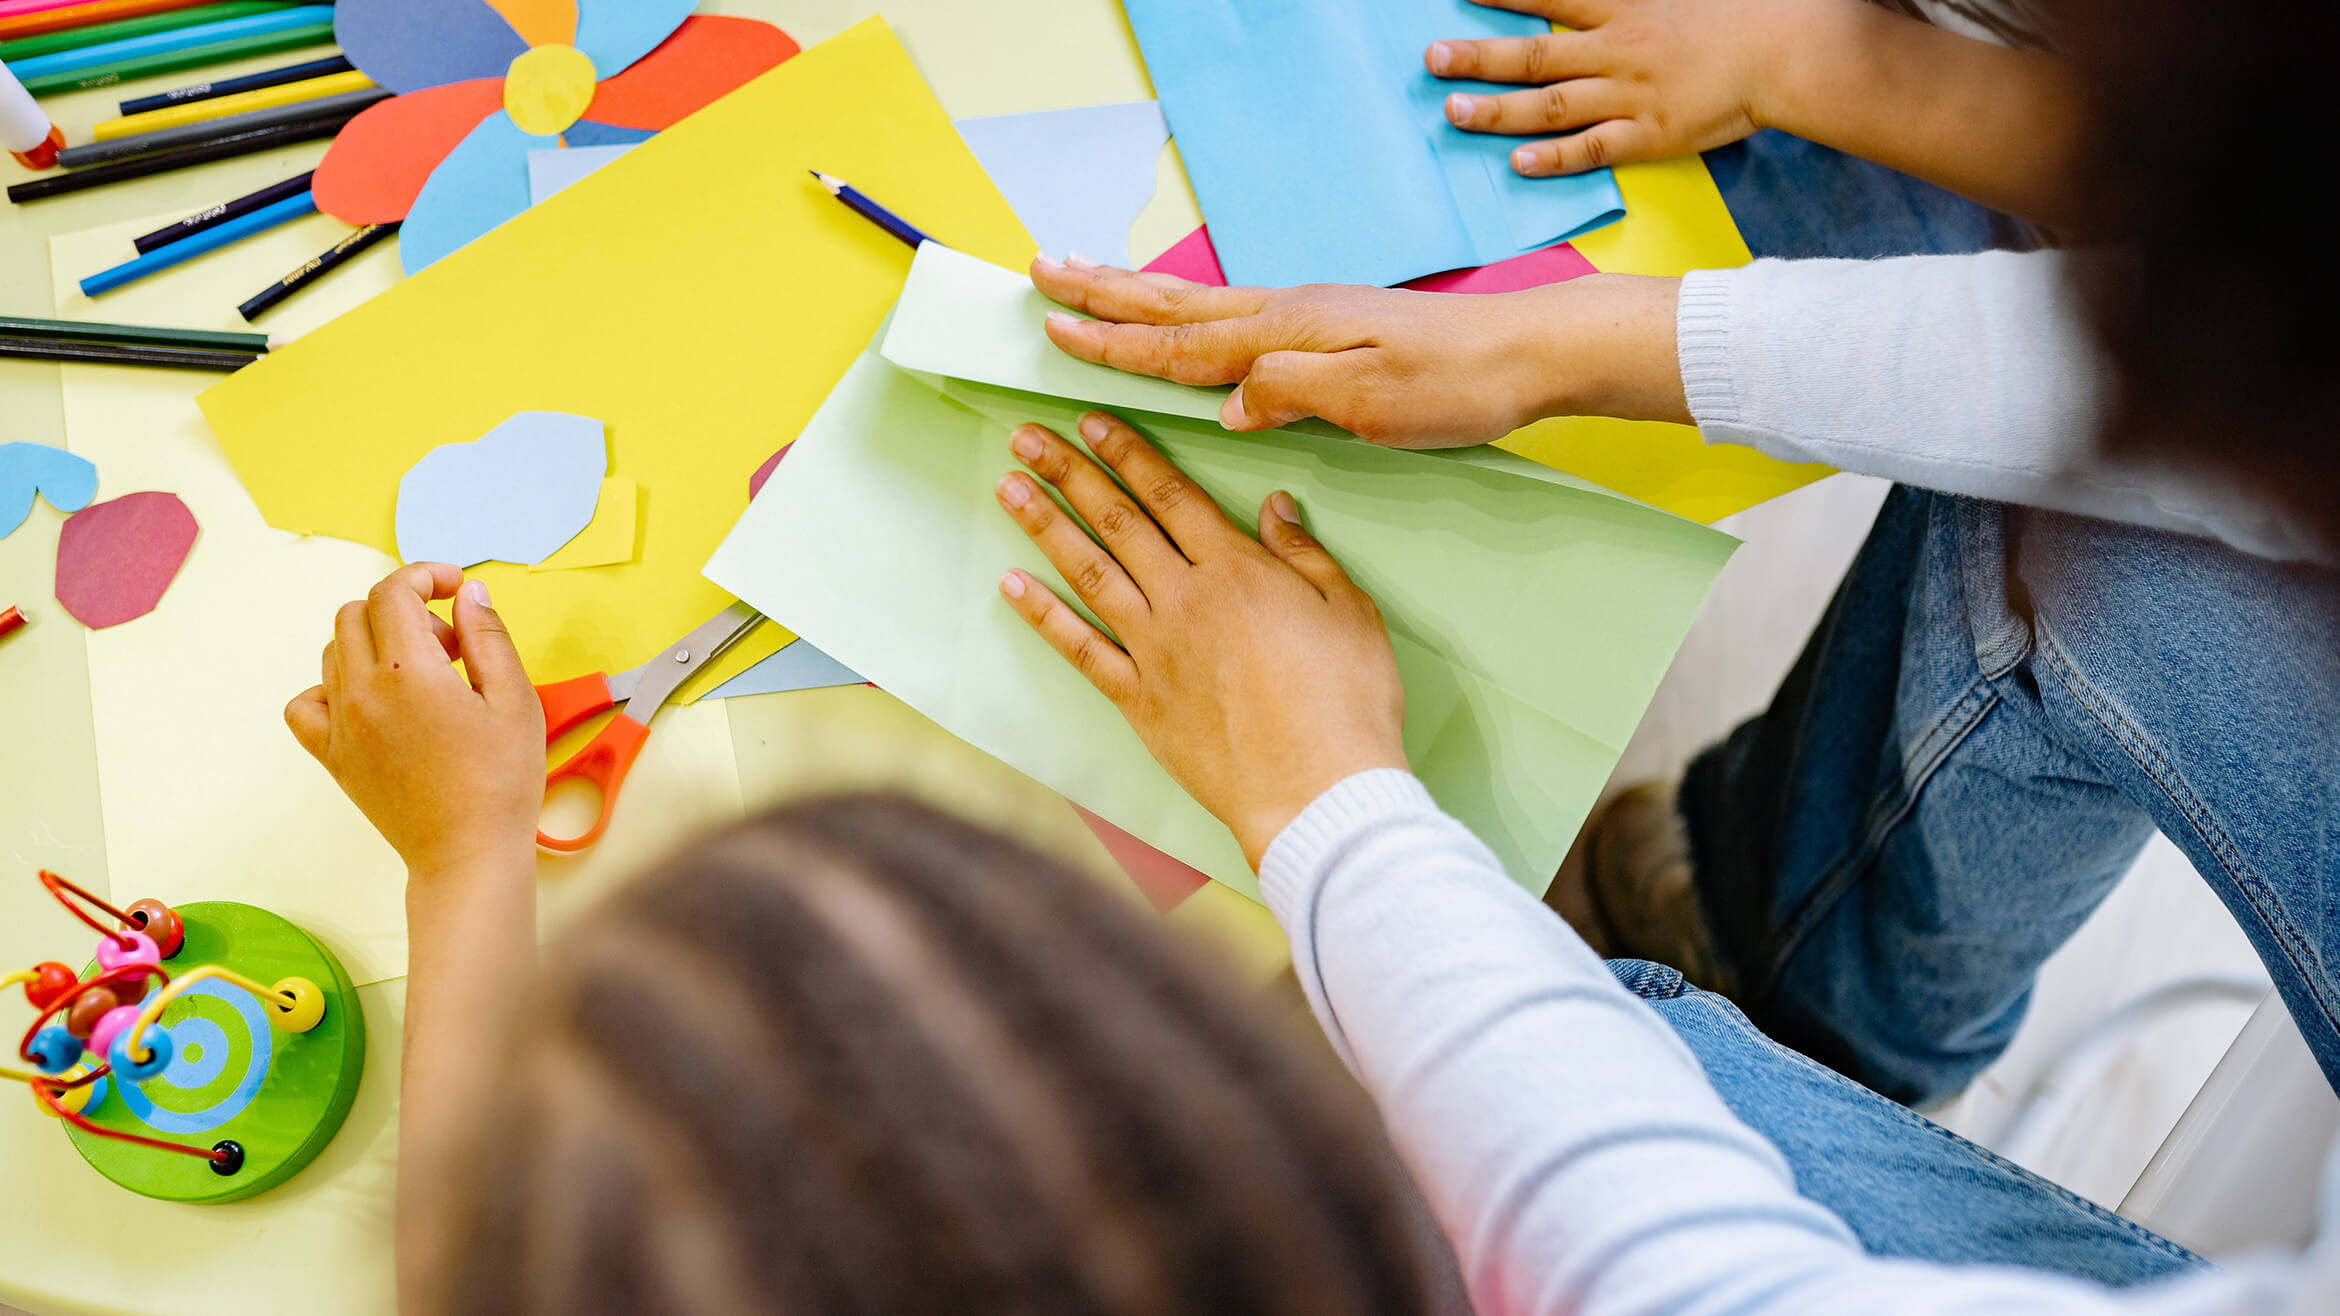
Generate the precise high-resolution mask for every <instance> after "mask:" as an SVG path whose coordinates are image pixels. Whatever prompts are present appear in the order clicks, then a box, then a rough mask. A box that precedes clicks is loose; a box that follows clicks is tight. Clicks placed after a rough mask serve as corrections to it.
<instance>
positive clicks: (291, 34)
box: [24, 23, 333, 96]
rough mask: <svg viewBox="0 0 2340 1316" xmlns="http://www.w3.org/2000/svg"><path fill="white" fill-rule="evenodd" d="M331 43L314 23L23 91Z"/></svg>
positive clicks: (39, 80)
mask: <svg viewBox="0 0 2340 1316" xmlns="http://www.w3.org/2000/svg"><path fill="white" fill-rule="evenodd" d="M332 40H333V25H332V24H331V23H313V24H310V25H308V26H306V27H294V28H286V29H285V30H283V31H281V32H263V33H259V34H257V35H254V36H248V37H242V38H239V39H237V40H234V41H220V42H214V43H213V44H211V45H208V46H196V47H193V48H191V49H188V50H174V51H170V52H168V53H165V54H157V55H146V56H143V57H141V58H137V59H126V60H123V61H121V62H120V63H117V64H105V65H100V66H97V67H94V68H83V69H78V70H75V71H74V72H70V73H51V74H47V75H43V76H35V77H30V78H26V79H24V89H25V90H26V91H29V92H31V93H32V94H33V95H35V96H53V95H55V94H57V93H58V92H61V91H86V90H87V89H89V88H91V87H111V86H113V85H114V84H115V83H117V82H128V81H129V80H131V79H132V78H143V77H147V76H149V75H152V74H156V73H175V72H177V71H178V70H180V69H191V68H198V67H201V66H203V65H206V64H225V63H227V62H228V61H229V60H232V59H242V58H244V57H245V56H247V55H266V54H271V53H273V52H275V51H279V50H290V49H291V48H293V47H294V46H315V45H323V44H325V43H327V42H330V41H332Z"/></svg>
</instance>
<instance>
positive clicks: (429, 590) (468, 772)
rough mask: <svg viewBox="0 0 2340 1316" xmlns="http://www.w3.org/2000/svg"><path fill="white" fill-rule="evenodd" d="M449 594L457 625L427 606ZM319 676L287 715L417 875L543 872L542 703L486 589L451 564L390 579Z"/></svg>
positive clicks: (343, 625) (365, 603) (352, 615)
mask: <svg viewBox="0 0 2340 1316" xmlns="http://www.w3.org/2000/svg"><path fill="white" fill-rule="evenodd" d="M450 596H452V597H453V598H454V599H455V624H454V625H453V626H449V625H448V624H447V623H446V622H443V621H441V620H439V618H438V617H437V616H435V615H433V614H432V612H431V611H430V609H429V608H428V607H427V606H425V605H426V604H428V603H429V602H430V601H431V600H433V599H444V598H448V597H450ZM458 658H460V659H462V660H463V666H464V670H465V671H466V672H467V673H469V676H470V679H469V681H468V683H467V682H466V681H465V679H464V677H463V676H460V675H457V673H456V671H455V668H454V667H453V665H452V664H453V662H454V660H455V659H458ZM322 678H323V679H322V680H321V681H320V682H319V683H318V684H317V685H314V686H311V687H310V688H309V689H307V690H304V691H302V692H301V693H300V694H299V695H297V696H295V697H294V699H293V701H292V702H291V703H290V704H287V705H285V710H284V720H285V722H286V723H287V724H288V725H289V726H291V728H292V733H293V737H294V738H295V739H297V740H299V741H300V742H301V748H303V749H305V750H307V751H309V753H310V754H311V755H312V756H313V757H315V758H316V760H317V761H318V762H319V763H322V764H324V765H325V770H326V771H327V772H330V773H332V774H333V780H334V781H335V782H336V783H338V784H339V785H340V787H341V789H342V790H343V791H344V792H345V793H347V794H348V796H349V798H350V799H351V800H352V801H353V802H355V803H356V805H357V806H358V808H359V810H360V811H362V812H363V813H364V814H365V815H366V818H367V820H368V821H370V822H372V823H373V824H374V827H375V828H376V830H378V831H380V832H381V833H382V835H383V837H384V838H385V839H386V840H388V841H389V842H390V844H391V846H392V847H393V848H394V849H396V850H397V851H398V855H399V857H400V858H402V859H404V860H405V861H406V865H407V869H408V871H409V873H410V874H415V875H421V874H426V873H435V872H444V871H449V870H452V869H456V868H460V867H463V866H465V865H466V864H470V863H476V862H479V861H482V860H490V859H504V858H509V857H511V856H512V855H514V854H520V855H523V856H527V857H529V858H530V860H531V864H533V850H534V846H535V844H536V819H537V814H538V812H539V811H540V810H541V809H542V807H543V804H544V708H543V706H542V705H541V704H540V703H538V702H537V698H536V689H535V687H534V686H532V685H530V684H529V681H528V674H527V672H526V671H524V670H522V668H521V666H520V654H519V651H518V650H517V649H515V648H513V647H512V637H511V636H510V635H508V634H507V633H505V630H504V623H503V619H502V618H500V617H498V616H497V615H496V614H495V611H494V610H493V609H492V608H490V607H489V606H488V597H487V586H486V585H484V584H482V583H480V582H478V581H473V582H472V583H470V584H469V585H465V584H464V583H463V573H462V572H461V571H459V570H457V569H456V568H454V567H451V566H448V565H446V564H445V563H443V562H425V563H416V564H414V565H411V566H404V567H400V568H399V569H398V570H396V571H393V572H391V573H390V574H389V575H388V576H385V577H383V578H382V581H381V583H380V584H378V585H376V586H374V588H373V591H372V592H371V593H370V594H368V595H367V596H366V597H365V599H363V600H362V601H359V602H353V603H349V604H345V605H343V607H342V609H341V612H340V614H339V615H338V616H336V617H335V618H334V624H333V640H332V642H331V643H329V644H327V645H326V646H325V656H324V661H323V672H322Z"/></svg>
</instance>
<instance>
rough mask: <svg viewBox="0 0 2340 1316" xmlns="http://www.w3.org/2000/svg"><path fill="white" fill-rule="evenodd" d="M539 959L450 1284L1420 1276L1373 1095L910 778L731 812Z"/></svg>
mask: <svg viewBox="0 0 2340 1316" xmlns="http://www.w3.org/2000/svg"><path fill="white" fill-rule="evenodd" d="M549 965H550V967H549V969H548V973H547V987H546V990H545V991H544V993H543V995H542V999H541V1000H540V1001H539V1002H538V1004H537V1006H536V1008H535V1010H534V1012H533V1014H532V1016H531V1019H530V1021H529V1023H528V1024H527V1025H526V1026H525V1031H524V1032H523V1034H522V1035H521V1041H520V1042H519V1043H518V1044H517V1045H516V1046H515V1047H514V1048H513V1053H512V1055H511V1059H510V1066H509V1069H510V1075H511V1077H510V1080H509V1084H508V1093H509V1095H508V1097H507V1098H506V1099H504V1100H502V1101H500V1102H499V1104H498V1108H497V1110H496V1111H495V1113H494V1114H493V1116H492V1117H491V1122H490V1125H489V1128H488V1130H487V1133H486V1141H485V1146H487V1147H488V1148H489V1149H490V1150H489V1151H488V1152H487V1153H486V1155H485V1159H484V1163H483V1164H482V1166H481V1168H482V1171H483V1173H482V1176H481V1180H480V1182H481V1184H482V1185H483V1186H482V1189H481V1193H480V1196H479V1198H478V1199H477V1201H476V1206H477V1215H476V1219H475V1221H474V1223H473V1224H472V1227H471V1228H469V1229H468V1230H466V1231H464V1234H463V1238H462V1241H461V1242H460V1243H459V1244H458V1245H457V1254H458V1255H457V1259H456V1261H455V1262H454V1263H453V1265H452V1267H451V1269H452V1272H453V1273H452V1274H451V1275H450V1279H451V1280H452V1281H453V1282H452V1283H450V1284H449V1285H448V1286H447V1292H448V1294H449V1298H450V1301H449V1306H450V1308H451V1309H452V1310H454V1311H457V1312H495V1313H529V1312H560V1313H564V1314H566V1316H574V1314H575V1313H590V1312H602V1311H607V1312H621V1311H622V1312H677V1313H688V1312H718V1311H720V1312H759V1311H773V1312H781V1311H785V1312H930V1311H931V1312H941V1311H949V1312H954V1313H985V1312H1006V1311H1015V1312H1032V1313H1048V1312H1082V1313H1101V1314H1119V1313H1129V1314H1132V1316H1135V1314H1137V1313H1162V1314H1163V1316H1170V1314H1171V1313H1198V1312H1210V1313H1221V1314H1241V1313H1302V1312H1307V1313H1323V1312H1358V1313H1382V1312H1387V1313H1400V1312H1416V1311H1421V1310H1424V1309H1425V1306H1426V1305H1427V1304H1428V1302H1429V1301H1430V1298H1429V1295H1430V1294H1431V1293H1432V1292H1433V1289H1432V1288H1431V1287H1429V1286H1430V1285H1431V1284H1432V1281H1431V1279H1430V1278H1429V1277H1430V1276H1431V1275H1432V1274H1433V1273H1434V1272H1435V1267H1434V1266H1433V1265H1430V1264H1426V1262H1425V1259H1424V1255H1425V1251H1426V1250H1425V1249H1424V1248H1423V1246H1422V1244H1421V1238H1420V1234H1419V1231H1418V1229H1417V1228H1416V1223H1417V1217H1416V1216H1415V1215H1414V1214H1413V1213H1414V1212H1416V1211H1418V1206H1417V1205H1415V1203H1414V1201H1413V1200H1412V1199H1410V1198H1409V1196H1408V1195H1409V1193H1410V1192H1411V1189H1410V1186H1409V1185H1408V1184H1406V1182H1405V1181H1404V1180H1403V1178H1402V1172H1401V1171H1400V1170H1399V1169H1398V1168H1397V1164H1396V1161H1395V1158H1394V1156H1393V1155H1392V1154H1391V1152H1390V1150H1389V1148H1388V1146H1387V1144H1386V1142H1385V1141H1384V1139H1383V1137H1382V1135H1381V1132H1380V1129H1379V1125H1378V1124H1377V1123H1376V1121H1375V1120H1374V1117H1373V1115H1372V1114H1371V1112H1370V1109H1369V1108H1368V1107H1367V1106H1366V1104H1365V1103H1364V1101H1363V1099H1362V1095H1361V1094H1360V1093H1358V1092H1357V1091H1356V1090H1355V1089H1354V1088H1353V1087H1351V1086H1350V1085H1348V1084H1346V1083H1344V1082H1342V1081H1341V1080H1340V1079H1338V1078H1337V1077H1336V1075H1335V1074H1334V1073H1333V1072H1328V1071H1329V1070H1330V1066H1329V1064H1328V1063H1327V1062H1325V1061H1324V1060H1323V1059H1322V1058H1321V1057H1320V1056H1317V1055H1312V1054H1309V1053H1308V1052H1307V1051H1305V1050H1303V1049H1301V1048H1299V1047H1296V1046H1295V1045H1294V1044H1293V1041H1292V1039H1291V1038H1290V1037H1288V1036H1285V1035H1284V1034H1283V1033H1282V1032H1280V1031H1279V1030H1278V1029H1276V1028H1274V1027H1270V1026H1268V1025H1267V1024H1266V1023H1264V1022H1263V1021H1262V1020H1261V1019H1259V1018H1257V1017H1256V1016H1255V1013H1254V1009H1255V1007H1247V1006H1246V1005H1245V1004H1243V1003H1242V1002H1240V1001H1238V1000H1237V999H1236V998H1235V997H1234V996H1233V995H1232V994H1231V993H1230V992H1228V991H1227V990H1225V989H1223V988H1222V987H1221V986H1220V985H1219V984H1218V983H1217V982H1216V981H1215V980H1214V979H1213V978H1212V977H1211V976H1210V975H1209V973H1208V971H1207V970H1206V969H1205V968H1204V967H1203V966H1202V965H1201V964H1199V963H1198V962H1194V961H1191V960H1190V959H1189V958H1188V955H1187V953H1186V948H1184V947H1181V946H1177V945H1174V944H1172V943H1171V942H1170V940H1169V939H1168V938H1167V937H1166V936H1164V935H1163V934H1162V933H1160V932H1159V931H1157V930H1156V928H1154V927H1153V926H1151V925H1150V924H1149V922H1148V921H1147V920H1145V919H1143V918H1141V917H1140V916H1139V915H1138V914H1137V913H1136V911H1134V910H1133V909H1130V908H1129V907H1127V906H1126V905H1125V904H1123V903H1121V902H1118V901H1116V900H1115V899H1114V898H1113V897H1112V895H1111V894H1110V893H1108V892H1106V891H1104V890H1102V889H1100V888H1099V887H1098V886H1097V884H1096V883H1094V882H1093V881H1090V880H1088V879H1085V878H1083V877H1081V876H1079V875H1077V874H1074V873H1072V872H1069V871H1067V870H1066V869H1064V868H1062V867H1060V866H1058V865H1057V864H1055V863H1053V862H1051V861H1050V860H1048V859H1045V858H1043V857H1041V856H1040V855H1038V854H1035V853H1033V852H1032V851H1030V850H1027V849H1025V848H1023V847H1022V846H1020V845H1017V844H1015V843H1013V842H1010V841H1007V840H1004V839H1002V838H1000V837H998V836H995V835H992V834H990V833H988V832H984V831H981V830H979V829H976V828H974V827H971V826H968V825H967V824H965V823H962V822H959V821H957V820H954V819H951V818H949V817H946V816H943V815H941V814H938V813H935V812H933V811H932V810H929V809H926V808H924V807H922V806H918V805H915V804H911V803H908V802H905V801H902V800H897V799H890V798H882V797H850V798H844V799H837V800H829V801H823V802H818V803H813V804H807V805H800V806H797V807H793V808H789V809H786V810H783V811H781V812H778V813H774V814H771V815H769V816H767V817H764V818H762V819H760V820H756V821H752V822H749V823H745V824H742V825H740V826H737V827H733V828H731V829H729V830H727V831H724V832H721V833H718V834H716V835H715V836H713V837H711V838H709V839H707V840H706V841H704V842H702V843H700V844H698V845H696V846H695V847H693V848H691V849H689V850H688V851H686V852H685V853H684V854H682V855H680V856H678V857H677V858H676V859H675V860H674V861H673V862H671V863H669V864H668V865H666V866H665V867H664V868H663V869H661V870H660V871H659V872H657V873H656V874H654V875H652V876H650V877H647V878H645V879H643V880H641V881H638V882H636V883H634V884H633V885H631V886H630V887H628V888H626V889H625V890H623V891H622V892H621V893H620V894H618V895H617V896H615V897H614V898H613V899H612V900H611V901H610V902H609V903H608V904H607V905H606V906H605V907H603V908H601V909H599V910H597V911H595V913H594V914H592V915H591V916H589V917H588V918H587V919H586V920H585V921H584V923H583V924H582V925H581V926H580V927H579V928H578V929H577V931H576V932H575V934H574V935H573V936H571V937H569V938H568V939H567V940H566V941H565V942H564V943H563V944H562V945H561V946H560V947H559V948H558V949H557V951H555V952H553V953H552V954H551V955H550V956H549ZM1451 1264H1452V1263H1451V1259H1448V1260H1447V1261H1446V1265H1447V1266H1449V1267H1451Z"/></svg>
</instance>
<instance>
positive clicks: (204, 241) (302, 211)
mask: <svg viewBox="0 0 2340 1316" xmlns="http://www.w3.org/2000/svg"><path fill="white" fill-rule="evenodd" d="M316 213H317V196H316V194H315V193H314V192H303V193H301V194H300V195H299V196H288V197H286V198H285V199H284V200H282V201H279V202H277V203H276V204H275V205H272V206H262V207H261V208H260V209H258V210H255V211H253V212H252V213H251V214H249V215H241V216H238V217H237V218H235V219H231V220H229V221H228V222H226V223H225V224H215V225H213V226H212V227H210V228H207V229H205V230H203V231H202V232H201V233H197V234H195V235H194V236H192V237H186V238H181V239H179V240H178V241H177V242H174V243H172V244H170V245H169V246H167V247H157V248H155V249H154V250H153V251H150V252H147V253H146V254H145V255H143V256H139V257H136V258H134V259H131V260H126V261H124V262H122V263H121V264H119V265H116V266H115V267H113V268H112V269H110V270H99V271H98V272H97V273H95V274H92V275H90V276H89V277H88V278H86V279H83V280H82V281H81V295H82V296H84V297H96V296H98V295H100V294H101V293H109V292H112V291H113V290H114V289H116V288H119V287H122V286H124V285H125V284H132V283H136V282H138V281H139V280H140V279H143V278H146V277H147V276H148V275H151V274H159V273H161V272H162V271H164V270H167V269H169V268H170V267H172V266H173V265H177V264H180V263H181V262H184V261H190V260H193V259H194V258H196V257H197V256H200V255H202V254H203V253H205V252H207V251H217V250H219V249H220V248H221V247H224V246H227V245H228V244H230V243H233V242H241V241H243V240H244V239H245V238H248V237H250V236H252V235H253V234H255V233H259V232H262V231H264V230H267V229H272V228H275V227H276V226H277V225H279V224H289V223H291V222H292V221H294V220H296V219H299V218H301V217H302V216H304V215H313V214H316Z"/></svg>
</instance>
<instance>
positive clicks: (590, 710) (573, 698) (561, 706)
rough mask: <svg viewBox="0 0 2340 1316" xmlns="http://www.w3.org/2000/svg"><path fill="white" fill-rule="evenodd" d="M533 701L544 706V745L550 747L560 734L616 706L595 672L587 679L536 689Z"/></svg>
mask: <svg viewBox="0 0 2340 1316" xmlns="http://www.w3.org/2000/svg"><path fill="white" fill-rule="evenodd" d="M536 701H537V702H538V703H540V704H543V705H544V743H545V744H547V745H550V744H551V743H553V742H554V741H556V740H558V739H560V738H561V733H562V732H564V731H567V730H569V729H570V728H572V727H575V726H576V725H577V724H578V723H580V722H583V721H584V720H585V719H586V718H589V717H591V716H593V715H594V714H595V713H606V712H608V711H609V710H610V709H612V708H615V707H617V704H616V702H615V701H614V700H612V699H611V698H610V697H609V678H608V677H606V676H603V675H602V674H601V673H599V672H595V673H593V674H592V675H590V676H575V677H571V678H569V679H568V680H566V681H555V682H553V683H552V684H551V685H540V686H538V687H536Z"/></svg>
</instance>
